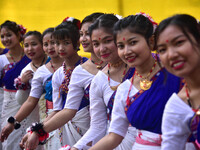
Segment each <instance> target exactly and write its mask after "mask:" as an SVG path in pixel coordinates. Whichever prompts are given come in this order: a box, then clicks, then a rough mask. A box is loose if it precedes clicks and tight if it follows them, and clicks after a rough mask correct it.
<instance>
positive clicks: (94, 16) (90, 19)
mask: <svg viewBox="0 0 200 150" xmlns="http://www.w3.org/2000/svg"><path fill="white" fill-rule="evenodd" d="M103 14H104V13H100V12H96V13H92V14H90V15H88V16H86V17H85V18H84V19H83V20H82V23H81V25H82V24H84V23H86V22H92V23H93V22H94V21H95V20H96V19H97V18H98V17H100V16H101V15H103Z"/></svg>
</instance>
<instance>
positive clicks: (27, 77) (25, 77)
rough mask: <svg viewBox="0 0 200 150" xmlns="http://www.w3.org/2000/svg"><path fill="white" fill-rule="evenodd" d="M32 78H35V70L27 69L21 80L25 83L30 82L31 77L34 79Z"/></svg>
mask: <svg viewBox="0 0 200 150" xmlns="http://www.w3.org/2000/svg"><path fill="white" fill-rule="evenodd" d="M32 78H33V71H31V70H27V71H25V72H24V73H23V74H22V77H21V81H22V82H23V83H28V81H29V80H30V79H32Z"/></svg>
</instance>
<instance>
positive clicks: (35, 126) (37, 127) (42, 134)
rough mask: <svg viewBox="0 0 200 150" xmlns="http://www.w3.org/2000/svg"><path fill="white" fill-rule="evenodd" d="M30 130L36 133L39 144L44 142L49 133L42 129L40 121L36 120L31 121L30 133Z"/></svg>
mask: <svg viewBox="0 0 200 150" xmlns="http://www.w3.org/2000/svg"><path fill="white" fill-rule="evenodd" d="M32 132H37V133H38V136H39V144H40V145H43V144H45V143H46V141H47V138H48V137H49V133H47V132H45V131H44V129H43V124H42V123H38V122H36V123H33V124H32V126H31V133H32Z"/></svg>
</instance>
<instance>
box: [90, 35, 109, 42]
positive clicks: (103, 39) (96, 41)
mask: <svg viewBox="0 0 200 150" xmlns="http://www.w3.org/2000/svg"><path fill="white" fill-rule="evenodd" d="M107 38H113V36H112V35H109V36H105V37H104V38H102V40H105V39H107ZM97 41H98V40H92V42H97Z"/></svg>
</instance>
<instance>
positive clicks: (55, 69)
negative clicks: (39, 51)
mask: <svg viewBox="0 0 200 150" xmlns="http://www.w3.org/2000/svg"><path fill="white" fill-rule="evenodd" d="M50 64H51V68H52V69H53V72H55V71H56V69H55V68H54V66H53V64H52V61H50Z"/></svg>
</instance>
